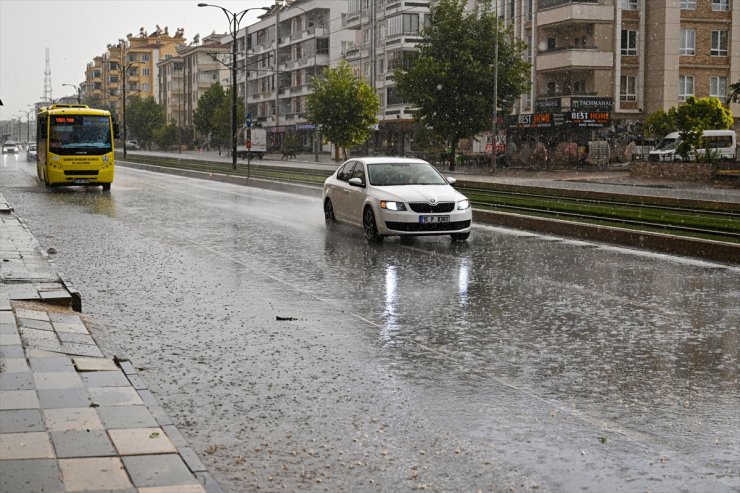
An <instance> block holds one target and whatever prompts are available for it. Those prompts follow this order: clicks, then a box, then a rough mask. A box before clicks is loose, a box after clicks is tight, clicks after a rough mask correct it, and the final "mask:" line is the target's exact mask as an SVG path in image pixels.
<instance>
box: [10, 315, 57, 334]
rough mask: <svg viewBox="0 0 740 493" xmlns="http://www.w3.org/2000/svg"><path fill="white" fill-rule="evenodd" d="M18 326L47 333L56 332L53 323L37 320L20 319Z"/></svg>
mask: <svg viewBox="0 0 740 493" xmlns="http://www.w3.org/2000/svg"><path fill="white" fill-rule="evenodd" d="M18 326H19V327H26V328H28V329H37V330H47V331H53V330H54V328H53V327H52V325H51V322H49V321H46V320H35V319H30V318H19V319H18Z"/></svg>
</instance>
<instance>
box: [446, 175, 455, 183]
mask: <svg viewBox="0 0 740 493" xmlns="http://www.w3.org/2000/svg"><path fill="white" fill-rule="evenodd" d="M447 183H449V184H450V185H454V184H455V183H457V180H456V179H455V178H453V177H451V176H448V177H447Z"/></svg>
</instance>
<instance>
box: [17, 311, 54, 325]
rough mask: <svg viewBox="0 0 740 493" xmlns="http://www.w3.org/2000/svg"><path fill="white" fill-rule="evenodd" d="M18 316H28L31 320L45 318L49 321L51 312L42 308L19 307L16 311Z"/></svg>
mask: <svg viewBox="0 0 740 493" xmlns="http://www.w3.org/2000/svg"><path fill="white" fill-rule="evenodd" d="M15 316H16V318H28V319H31V320H45V321H47V322H49V321H50V320H49V314H48V313H47V312H42V311H40V310H24V309H21V308H19V309H17V310H16V311H15Z"/></svg>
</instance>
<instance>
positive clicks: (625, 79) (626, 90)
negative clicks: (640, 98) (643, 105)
mask: <svg viewBox="0 0 740 493" xmlns="http://www.w3.org/2000/svg"><path fill="white" fill-rule="evenodd" d="M635 80H636V79H635V76H634V75H623V76H622V77H620V80H619V100H620V101H637V90H636V89H635Z"/></svg>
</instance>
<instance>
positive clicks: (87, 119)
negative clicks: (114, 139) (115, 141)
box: [49, 115, 112, 156]
mask: <svg viewBox="0 0 740 493" xmlns="http://www.w3.org/2000/svg"><path fill="white" fill-rule="evenodd" d="M50 120H51V121H50V122H49V152H53V153H54V154H59V155H80V154H82V155H85V154H87V155H96V156H99V155H103V154H107V153H109V152H111V149H112V147H111V132H110V118H109V117H107V116H97V115H53V116H52V117H51V118H50Z"/></svg>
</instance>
